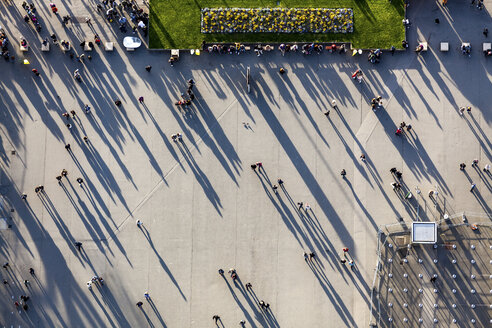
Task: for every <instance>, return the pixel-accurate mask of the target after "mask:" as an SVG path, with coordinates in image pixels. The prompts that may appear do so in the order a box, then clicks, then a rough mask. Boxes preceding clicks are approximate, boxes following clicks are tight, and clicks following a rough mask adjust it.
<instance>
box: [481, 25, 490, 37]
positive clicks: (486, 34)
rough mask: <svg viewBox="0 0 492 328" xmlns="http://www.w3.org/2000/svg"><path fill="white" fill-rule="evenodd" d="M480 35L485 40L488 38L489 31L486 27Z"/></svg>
mask: <svg viewBox="0 0 492 328" xmlns="http://www.w3.org/2000/svg"><path fill="white" fill-rule="evenodd" d="M482 33H483V35H484V36H485V37H486V38H487V37H488V36H489V29H488V28H486V27H484V29H483V32H482Z"/></svg>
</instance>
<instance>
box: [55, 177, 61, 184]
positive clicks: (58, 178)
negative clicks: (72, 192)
mask: <svg viewBox="0 0 492 328" xmlns="http://www.w3.org/2000/svg"><path fill="white" fill-rule="evenodd" d="M61 179H62V176H61V175H57V176H56V180H57V181H58V183H60V182H61Z"/></svg>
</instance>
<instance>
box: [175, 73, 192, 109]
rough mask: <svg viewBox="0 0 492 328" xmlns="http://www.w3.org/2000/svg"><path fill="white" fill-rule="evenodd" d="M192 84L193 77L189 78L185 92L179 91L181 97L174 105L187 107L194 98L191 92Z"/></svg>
mask: <svg viewBox="0 0 492 328" xmlns="http://www.w3.org/2000/svg"><path fill="white" fill-rule="evenodd" d="M194 85H195V81H194V80H193V79H189V80H188V89H187V90H186V94H185V93H184V92H183V93H181V98H180V99H179V100H178V101H177V102H176V103H175V105H176V106H184V107H185V108H188V106H189V105H190V104H191V102H192V101H193V100H194V99H195V94H194V93H193V86H194Z"/></svg>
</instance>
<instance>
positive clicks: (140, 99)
mask: <svg viewBox="0 0 492 328" xmlns="http://www.w3.org/2000/svg"><path fill="white" fill-rule="evenodd" d="M138 102H139V103H141V104H143V102H144V97H143V96H140V97H138Z"/></svg>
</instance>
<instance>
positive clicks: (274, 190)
mask: <svg viewBox="0 0 492 328" xmlns="http://www.w3.org/2000/svg"><path fill="white" fill-rule="evenodd" d="M484 170H485V169H484ZM272 189H273V192H274V193H276V194H277V193H278V191H277V189H278V186H277V185H273V186H272Z"/></svg>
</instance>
